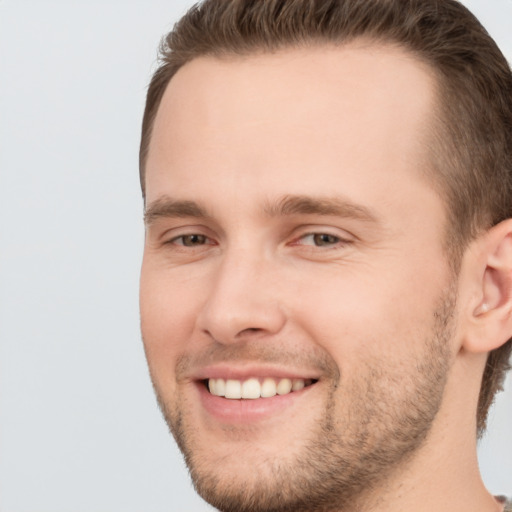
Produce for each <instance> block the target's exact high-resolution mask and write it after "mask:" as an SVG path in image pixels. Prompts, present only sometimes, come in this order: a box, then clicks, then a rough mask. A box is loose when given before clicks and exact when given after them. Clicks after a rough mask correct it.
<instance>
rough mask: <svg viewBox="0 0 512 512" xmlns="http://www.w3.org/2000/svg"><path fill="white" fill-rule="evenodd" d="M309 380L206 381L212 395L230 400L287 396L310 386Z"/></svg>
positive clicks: (268, 378)
mask: <svg viewBox="0 0 512 512" xmlns="http://www.w3.org/2000/svg"><path fill="white" fill-rule="evenodd" d="M311 383H312V381H311V380H307V381H305V380H304V379H293V381H292V380H291V379H279V380H278V381H277V382H276V379H272V378H270V377H267V378H265V379H263V382H260V380H259V379H257V378H255V377H252V378H250V379H247V380H244V381H243V382H242V381H240V380H235V379H228V380H224V379H208V389H209V390H210V393H211V394H212V395H216V396H223V397H225V398H229V399H232V400H239V399H241V398H243V399H250V400H254V399H257V398H271V397H273V396H275V395H287V394H288V393H291V392H292V391H300V390H301V389H303V388H304V387H305V386H306V385H309V384H311Z"/></svg>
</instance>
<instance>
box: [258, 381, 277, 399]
mask: <svg viewBox="0 0 512 512" xmlns="http://www.w3.org/2000/svg"><path fill="white" fill-rule="evenodd" d="M276 387H277V386H276V381H275V380H274V379H265V380H264V381H263V384H262V385H261V396H262V397H263V398H271V397H273V396H276V395H277V389H276Z"/></svg>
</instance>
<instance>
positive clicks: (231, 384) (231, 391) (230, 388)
mask: <svg viewBox="0 0 512 512" xmlns="http://www.w3.org/2000/svg"><path fill="white" fill-rule="evenodd" d="M224 396H225V397H226V398H232V399H235V400H236V399H238V398H242V383H241V382H240V381H239V380H227V381H226V392H225V394H224Z"/></svg>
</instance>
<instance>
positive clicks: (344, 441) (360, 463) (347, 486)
mask: <svg viewBox="0 0 512 512" xmlns="http://www.w3.org/2000/svg"><path fill="white" fill-rule="evenodd" d="M455 302H456V300H455V292H454V290H453V287H450V290H449V291H448V292H446V293H445V294H444V295H443V297H442V298H441V300H440V301H439V306H438V307H437V308H436V310H435V312H434V322H433V325H434V326H433V329H432V332H431V335H430V338H428V339H427V340H426V343H425V350H424V353H423V354H422V355H421V357H418V358H417V360H416V361H415V367H413V368H412V370H411V368H408V370H409V372H408V373H407V374H406V375H404V374H403V373H402V374H400V372H397V371H396V370H397V368H396V367H394V371H393V369H391V370H390V369H389V368H383V367H382V366H381V364H380V363H381V362H380V361H379V360H375V361H367V362H366V364H365V366H366V367H365V371H364V372H361V374H362V375H366V377H367V378H366V379H364V380H363V379H361V380H360V381H358V382H357V383H352V384H350V385H347V386H346V388H347V389H346V390H345V392H344V394H345V396H350V397H353V398H352V399H351V402H350V406H349V410H348V411H347V414H346V415H345V416H344V420H345V422H339V421H337V420H336V411H337V410H338V408H339V407H340V406H339V405H337V397H336V390H337V388H338V386H339V385H340V379H339V373H338V378H337V379H336V378H333V379H332V381H331V382H332V383H331V386H330V391H329V393H328V396H327V398H326V403H325V407H324V412H323V415H322V416H319V417H318V421H317V424H316V428H315V429H314V431H313V432H312V433H311V435H310V436H309V439H308V440H307V441H306V442H305V444H304V446H303V447H302V448H301V453H300V454H298V455H297V456H295V458H294V459H293V460H288V459H285V460H283V458H280V457H279V455H276V457H275V459H274V460H269V459H268V458H267V459H266V460H265V461H263V463H262V465H264V470H263V468H262V470H261V471H259V470H258V468H255V469H254V471H252V472H251V475H252V476H253V478H252V480H251V481H248V479H245V480H241V479H238V480H237V475H236V474H231V475H230V476H229V477H226V475H225V474H224V475H222V471H220V470H219V468H222V464H223V461H222V460H218V461H215V462H214V463H212V464H208V463H205V462H204V457H203V456H202V453H198V452H197V451H196V449H195V447H196V445H197V443H196V442H195V438H196V436H200V435H201V433H200V432H197V431H196V430H195V429H194V428H193V426H189V425H187V420H186V412H185V411H186V404H183V403H182V404H180V403H179V401H178V402H176V403H172V404H171V403H169V404H168V403H166V401H165V400H164V399H163V396H162V395H161V393H160V392H159V390H158V389H157V387H156V386H155V390H156V394H157V399H158V402H159V405H160V408H161V410H162V413H163V415H164V418H165V420H166V422H167V424H168V425H169V427H170V430H171V432H172V434H173V436H174V438H175V440H176V442H177V444H178V446H179V448H180V449H181V451H182V453H183V455H184V458H185V461H186V463H187V466H188V468H189V471H190V475H191V478H192V481H193V483H194V487H195V488H196V491H197V492H198V494H200V495H201V496H202V497H203V498H204V499H205V500H206V501H207V502H208V503H210V504H211V505H212V506H214V507H215V508H216V509H218V510H219V511H221V512H335V511H343V512H348V511H359V510H363V507H364V503H365V501H366V499H367V498H368V497H369V496H371V495H372V493H373V492H374V490H375V489H378V488H381V487H382V485H383V482H385V481H386V480H387V479H389V478H390V476H391V475H393V474H394V473H395V472H396V471H397V470H398V469H399V468H401V467H403V466H404V465H405V464H407V462H408V461H409V460H410V459H411V458H412V457H413V456H414V454H415V453H416V452H417V451H418V449H419V448H420V447H421V446H422V445H423V443H424V441H425V439H426V438H427V435H428V433H429V431H430V429H431V426H432V423H433V421H434V419H435V417H436V414H437V412H438V411H439V408H440V406H441V402H442V398H443V392H444V388H445V384H446V380H447V375H448V369H449V366H450V351H449V340H450V339H451V337H452V335H453V321H452V319H453V312H454V309H455ZM404 341H406V340H404ZM333 364H334V363H333ZM411 366H412V365H411ZM401 369H402V370H404V368H401ZM343 385H344V386H345V384H343ZM404 389H405V390H406V391H403V390H404ZM390 390H392V391H393V392H395V391H397V390H398V393H397V396H393V397H391V395H393V393H390ZM354 397H355V398H354ZM338 416H339V413H338ZM354 420H355V421H354ZM239 457H243V453H240V455H239ZM228 472H229V471H228Z"/></svg>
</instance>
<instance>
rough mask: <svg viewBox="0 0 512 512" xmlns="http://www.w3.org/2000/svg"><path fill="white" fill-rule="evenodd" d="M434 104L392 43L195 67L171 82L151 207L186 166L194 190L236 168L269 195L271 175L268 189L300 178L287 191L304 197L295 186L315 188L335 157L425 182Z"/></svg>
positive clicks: (430, 83) (161, 113) (424, 71)
mask: <svg viewBox="0 0 512 512" xmlns="http://www.w3.org/2000/svg"><path fill="white" fill-rule="evenodd" d="M434 105H435V82H434V79H433V77H432V73H431V72H430V70H429V69H428V68H427V67H426V66H425V65H423V64H422V63H421V62H420V61H418V60H417V59H415V58H414V57H413V56H412V55H411V54H410V53H408V52H406V51H405V50H402V49H400V48H397V47H392V46H377V45H375V44H374V43H369V42H365V41H358V42H356V43H352V44H351V45H347V46H343V47H334V46H317V47H311V48H301V49H287V50H282V51H278V52H276V53H274V54H268V53H265V54H258V55H250V56H244V57H235V56H230V57H224V58H222V59H221V58H215V57H201V58H196V59H194V60H192V61H191V62H190V63H188V64H186V65H185V66H183V67H182V68H181V69H180V70H179V71H178V72H177V74H176V75H175V76H174V77H173V79H172V80H171V82H170V83H169V85H168V87H167V90H166V92H165V94H164V96H163V99H162V102H161V105H160V108H159V110H158V113H157V116H156V119H155V123H154V129H153V136H152V139H151V141H150V145H149V152H148V160H147V165H146V193H147V199H148V200H149V201H151V200H154V199H155V198H157V197H158V195H160V194H162V192H166V191H165V188H166V187H167V186H168V180H169V175H170V174H172V175H173V176H174V177H176V178H178V177H179V175H180V172H181V171H184V170H185V169H186V173H181V174H182V177H183V178H185V180H186V182H187V183H188V184H191V183H193V182H194V180H196V181H197V180H199V179H200V180H202V181H206V182H208V180H210V181H211V184H212V185H213V184H214V183H215V182H216V178H215V176H216V173H219V172H225V171H226V169H230V170H231V172H232V174H233V179H235V180H243V182H244V183H245V184H246V186H247V184H248V186H249V188H251V189H253V188H254V187H261V186H262V181H261V176H262V173H265V172H266V171H268V169H271V170H272V171H274V172H271V173H268V174H267V175H266V179H267V184H272V181H273V180H274V178H275V179H276V180H278V179H279V177H278V174H280V173H284V175H286V174H287V173H288V174H290V173H292V174H293V180H292V181H290V180H289V178H290V176H287V177H286V176H285V178H284V179H288V187H289V188H288V190H286V191H285V192H287V193H299V194H300V193H303V192H304V190H292V189H293V188H294V187H297V188H300V186H301V185H302V187H303V188H304V187H308V188H309V189H311V187H313V188H315V186H316V184H317V183H318V172H319V170H320V169H322V168H324V167H330V169H331V171H332V168H333V166H332V164H333V159H334V160H336V161H337V162H338V164H339V168H340V169H343V170H344V171H347V170H349V171H350V172H352V174H361V173H362V172H363V170H364V171H365V172H366V171H368V172H370V173H373V177H372V179H386V177H387V178H390V179H394V178H393V176H392V171H393V169H396V168H400V169H403V168H405V167H407V168H408V169H409V172H411V173H414V175H415V177H416V178H417V177H418V176H420V175H421V174H422V171H423V168H424V167H425V166H427V165H428V155H427V153H428V152H427V140H428V134H429V131H430V128H431V124H432V123H431V117H432V111H433V107H434ZM384 167H385V170H386V172H384ZM176 171H179V172H176ZM277 171H279V173H278V172H277ZM414 171H417V172H414ZM390 173H391V175H390ZM268 180H270V181H268ZM178 181H179V179H178ZM363 181H364V180H363ZM182 182H183V183H182V184H185V182H184V180H182ZM174 184H175V185H178V183H176V182H175V183H174ZM276 185H278V183H276Z"/></svg>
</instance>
